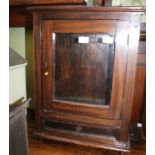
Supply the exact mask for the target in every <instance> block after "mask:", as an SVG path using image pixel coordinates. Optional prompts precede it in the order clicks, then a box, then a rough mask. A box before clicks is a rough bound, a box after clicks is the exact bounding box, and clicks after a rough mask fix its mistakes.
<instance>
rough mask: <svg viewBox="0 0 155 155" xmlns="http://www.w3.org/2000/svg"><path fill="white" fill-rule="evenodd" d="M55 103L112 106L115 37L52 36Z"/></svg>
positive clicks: (77, 34) (99, 35)
mask: <svg viewBox="0 0 155 155" xmlns="http://www.w3.org/2000/svg"><path fill="white" fill-rule="evenodd" d="M53 51H54V52H53V53H54V58H53V59H54V60H53V63H54V64H53V66H54V77H53V79H54V91H53V92H54V94H53V96H54V99H55V100H61V101H63V102H68V101H70V102H73V103H75V104H76V103H81V104H96V105H109V103H110V98H111V89H112V71H113V61H114V36H113V35H109V34H80V33H53Z"/></svg>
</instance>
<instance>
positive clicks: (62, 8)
mask: <svg viewBox="0 0 155 155" xmlns="http://www.w3.org/2000/svg"><path fill="white" fill-rule="evenodd" d="M28 10H30V11H37V12H38V11H39V12H55V11H59V12H63V11H67V12H68V11H69V12H75V11H76V12H145V11H146V7H145V6H141V7H86V6H82V5H78V6H33V7H28Z"/></svg>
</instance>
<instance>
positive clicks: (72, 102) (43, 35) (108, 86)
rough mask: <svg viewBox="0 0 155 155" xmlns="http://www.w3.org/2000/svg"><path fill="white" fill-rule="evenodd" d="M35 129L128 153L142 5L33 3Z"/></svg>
mask: <svg viewBox="0 0 155 155" xmlns="http://www.w3.org/2000/svg"><path fill="white" fill-rule="evenodd" d="M29 10H31V11H32V12H33V29H34V54H35V99H36V132H35V134H36V135H38V136H41V137H43V138H48V139H54V140H58V141H64V142H70V143H75V144H80V145H85V146H92V147H98V148H106V149H112V150H118V151H127V150H129V148H130V141H129V126H130V118H131V113H132V103H133V97H134V85H135V75H136V65H137V51H138V43H139V36H140V16H141V15H142V14H143V12H144V11H145V10H144V9H142V8H140V7H128V8H127V7H116V8H115V7H95V8H87V7H85V6H51V7H48V6H46V7H41V6H40V7H39V6H38V7H31V8H29Z"/></svg>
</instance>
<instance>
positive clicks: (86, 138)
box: [34, 131, 130, 152]
mask: <svg viewBox="0 0 155 155" xmlns="http://www.w3.org/2000/svg"><path fill="white" fill-rule="evenodd" d="M34 135H35V136H37V137H40V138H45V139H49V140H56V141H61V142H67V143H72V144H78V145H83V146H86V147H94V148H102V149H108V150H115V151H121V152H129V151H130V149H129V145H127V146H126V147H125V146H124V145H122V144H121V143H119V141H118V140H116V139H114V138H108V137H94V136H92V135H82V134H78V133H77V134H75V133H67V132H66V133H65V132H59V131H52V132H51V131H50V132H49V131H40V132H38V131H35V132H34Z"/></svg>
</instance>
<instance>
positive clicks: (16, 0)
mask: <svg viewBox="0 0 155 155" xmlns="http://www.w3.org/2000/svg"><path fill="white" fill-rule="evenodd" d="M83 3H84V0H9V5H12V6H18V5H47V4H48V5H49V4H83Z"/></svg>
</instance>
